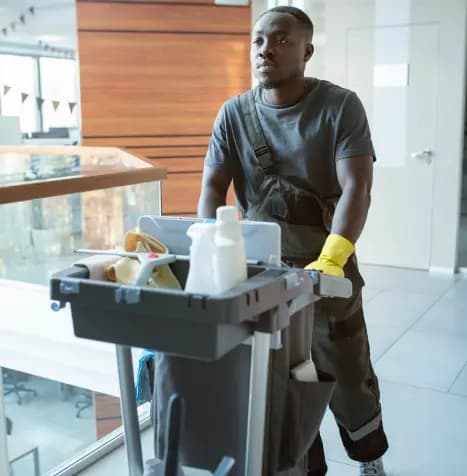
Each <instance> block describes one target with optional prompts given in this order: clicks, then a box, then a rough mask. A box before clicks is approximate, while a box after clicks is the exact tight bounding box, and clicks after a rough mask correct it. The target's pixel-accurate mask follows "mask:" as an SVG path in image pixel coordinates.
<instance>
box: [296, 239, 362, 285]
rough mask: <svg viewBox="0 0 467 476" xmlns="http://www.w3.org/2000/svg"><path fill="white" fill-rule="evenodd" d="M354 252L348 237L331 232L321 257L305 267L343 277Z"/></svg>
mask: <svg viewBox="0 0 467 476" xmlns="http://www.w3.org/2000/svg"><path fill="white" fill-rule="evenodd" d="M353 252H354V246H353V244H352V243H351V242H350V241H349V240H348V239H347V238H344V237H343V236H340V235H336V234H331V235H329V236H328V237H327V239H326V241H325V243H324V246H323V249H322V250H321V254H320V255H319V258H318V259H317V260H316V261H313V262H312V263H310V264H308V265H307V266H305V269H307V270H311V269H313V270H316V271H321V272H323V273H324V274H329V275H331V276H338V277H342V278H343V277H344V266H345V263H347V260H348V259H349V256H350V255H351V254H352V253H353Z"/></svg>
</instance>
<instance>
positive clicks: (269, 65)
mask: <svg viewBox="0 0 467 476" xmlns="http://www.w3.org/2000/svg"><path fill="white" fill-rule="evenodd" d="M256 67H257V68H263V67H266V68H275V67H276V65H275V64H274V63H273V62H272V61H264V62H263V63H257V65H256Z"/></svg>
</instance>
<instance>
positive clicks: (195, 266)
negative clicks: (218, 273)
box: [185, 223, 217, 294]
mask: <svg viewBox="0 0 467 476" xmlns="http://www.w3.org/2000/svg"><path fill="white" fill-rule="evenodd" d="M214 233H215V224H214V223H193V225H191V226H190V227H189V228H188V230H187V235H188V236H189V237H190V238H191V240H192V242H191V246H190V269H189V270H188V277H187V280H186V284H185V291H186V292H189V293H199V294H214V293H215V292H216V291H217V289H216V286H215V282H214V279H213V256H214V253H215V247H214Z"/></svg>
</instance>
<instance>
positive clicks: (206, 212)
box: [198, 166, 232, 218]
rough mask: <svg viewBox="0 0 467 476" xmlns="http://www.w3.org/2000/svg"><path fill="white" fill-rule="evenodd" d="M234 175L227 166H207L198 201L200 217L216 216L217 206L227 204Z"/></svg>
mask: <svg viewBox="0 0 467 476" xmlns="http://www.w3.org/2000/svg"><path fill="white" fill-rule="evenodd" d="M231 181H232V176H231V174H230V173H229V172H228V169H227V168H225V167H209V166H205V167H204V171H203V181H202V184H201V194H200V197H199V202H198V216H199V217H200V218H216V210H217V207H220V206H222V205H225V200H226V197H227V190H228V188H229V185H230V182H231Z"/></svg>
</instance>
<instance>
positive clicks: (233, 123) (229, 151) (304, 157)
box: [205, 78, 375, 214]
mask: <svg viewBox="0 0 467 476" xmlns="http://www.w3.org/2000/svg"><path fill="white" fill-rule="evenodd" d="M307 88H308V93H306V94H305V96H304V97H303V98H302V99H301V100H300V101H299V102H298V103H296V104H293V105H292V106H273V105H271V104H269V103H268V102H266V101H265V99H264V98H263V91H262V89H261V88H256V89H255V90H254V94H255V103H256V109H257V111H258V117H259V120H260V123H261V126H262V129H263V133H264V136H265V138H266V142H267V144H268V146H269V148H270V150H271V152H272V155H273V157H274V160H275V162H276V164H277V168H278V173H279V175H281V176H282V177H285V178H287V179H288V180H290V181H291V182H292V183H294V184H295V185H296V186H297V187H299V188H301V189H303V190H306V191H312V192H314V193H316V194H318V195H319V196H320V197H321V198H322V199H327V198H333V197H338V196H340V194H341V189H340V186H339V183H338V181H337V174H336V164H335V162H336V161H337V160H341V159H346V158H349V157H355V156H360V155H372V156H373V157H374V156H375V153H374V149H373V145H372V142H371V135H370V129H369V126H368V121H367V118H366V114H365V110H364V108H363V105H362V103H361V101H360V100H359V98H358V97H357V95H356V94H355V93H354V92H352V91H349V90H348V89H344V88H342V87H340V86H337V85H335V84H332V83H330V82H328V81H323V80H319V79H314V78H307ZM205 164H206V166H208V167H224V168H227V170H229V171H230V173H231V174H232V177H233V181H234V187H235V194H236V197H237V201H238V204H239V206H240V208H241V209H242V211H243V212H244V214H245V212H246V210H248V203H249V202H250V203H251V202H252V201H253V199H254V197H255V194H256V192H257V191H258V189H259V186H260V185H261V182H262V179H263V177H262V174H261V172H260V171H259V169H258V166H257V162H256V159H255V157H254V154H253V149H252V146H251V144H250V143H249V141H248V137H247V133H246V128H245V123H244V118H243V117H242V116H241V114H240V112H239V110H238V108H237V106H236V101H235V98H232V99H230V100H228V101H227V102H226V103H224V105H223V106H222V108H221V110H220V111H219V114H218V116H217V118H216V121H215V123H214V128H213V132H212V137H211V140H210V143H209V148H208V152H207V156H206V160H205Z"/></svg>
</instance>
